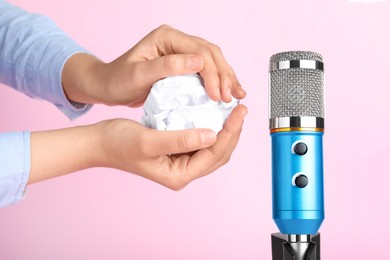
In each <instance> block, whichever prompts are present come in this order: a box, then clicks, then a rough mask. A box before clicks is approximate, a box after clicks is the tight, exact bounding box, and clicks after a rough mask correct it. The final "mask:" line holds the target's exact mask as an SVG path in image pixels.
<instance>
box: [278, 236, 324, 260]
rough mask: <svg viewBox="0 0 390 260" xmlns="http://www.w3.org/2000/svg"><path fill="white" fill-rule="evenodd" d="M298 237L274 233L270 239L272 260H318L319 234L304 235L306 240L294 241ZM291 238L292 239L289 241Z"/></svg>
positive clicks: (319, 256)
mask: <svg viewBox="0 0 390 260" xmlns="http://www.w3.org/2000/svg"><path fill="white" fill-rule="evenodd" d="M297 236H298V237H300V235H290V236H288V235H283V234H280V233H274V234H272V235H271V238H272V260H320V259H321V255H320V234H319V233H318V234H316V235H311V236H309V235H305V237H306V238H307V239H306V240H300V239H296V237H297ZM291 238H293V239H291Z"/></svg>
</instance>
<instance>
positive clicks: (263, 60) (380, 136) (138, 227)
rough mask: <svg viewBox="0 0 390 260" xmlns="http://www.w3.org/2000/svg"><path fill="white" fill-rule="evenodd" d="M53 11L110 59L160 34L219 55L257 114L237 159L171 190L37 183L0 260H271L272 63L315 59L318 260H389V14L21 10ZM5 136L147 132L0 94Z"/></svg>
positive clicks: (299, 4) (128, 179)
mask: <svg viewBox="0 0 390 260" xmlns="http://www.w3.org/2000/svg"><path fill="white" fill-rule="evenodd" d="M11 2H13V3H15V4H17V5H19V6H21V7H23V8H25V9H27V10H29V11H33V12H39V13H44V14H46V15H48V16H50V17H51V18H53V19H54V20H55V21H56V22H57V23H58V25H59V26H60V27H61V28H62V29H63V30H65V31H66V32H68V33H69V34H70V35H71V36H72V37H73V38H74V39H75V40H76V41H78V42H79V43H80V44H82V45H83V46H85V47H86V48H87V49H89V50H91V51H92V52H94V53H95V54H96V55H98V56H99V57H100V58H101V59H103V60H105V61H110V60H112V59H114V58H116V57H117V56H119V55H120V54H122V53H123V52H125V51H126V50H128V49H129V48H130V47H132V46H133V45H134V44H135V43H136V42H138V41H139V40H140V39H141V38H142V37H143V36H144V35H146V34H147V33H148V32H149V31H151V30H152V29H154V28H155V27H157V26H159V25H160V24H163V23H167V24H170V25H172V26H174V27H176V28H178V29H180V30H182V31H184V32H187V33H189V34H193V35H198V36H201V37H203V38H206V39H208V40H209V41H211V42H214V43H216V44H218V45H219V46H220V47H221V48H222V49H223V51H224V54H225V56H226V58H227V59H228V61H229V62H230V64H231V65H232V66H233V68H234V69H235V71H236V73H237V75H238V77H239V79H240V81H241V83H242V85H243V86H244V87H245V88H246V90H247V92H248V96H247V98H246V99H245V100H243V103H244V104H246V105H247V106H248V108H249V114H248V116H247V119H246V122H245V126H244V130H243V133H242V137H241V140H240V143H239V145H238V147H237V149H236V151H235V153H234V154H233V157H232V159H231V161H230V162H229V163H228V164H227V165H225V166H224V167H222V168H221V169H219V170H217V171H216V172H215V173H214V174H212V175H210V176H207V177H205V178H202V179H199V180H197V181H195V182H193V183H191V184H190V185H189V186H188V187H186V188H185V189H184V190H182V191H180V192H173V191H171V190H168V189H166V188H164V187H162V186H159V185H157V184H155V183H152V182H150V181H148V180H146V179H143V178H140V177H137V176H134V175H132V174H127V173H124V172H119V171H116V170H111V169H90V170H86V171H83V172H78V173H74V174H70V175H68V176H64V177H60V178H57V179H53V180H50V181H47V182H42V183H38V184H35V185H32V186H30V187H29V188H28V193H27V199H26V200H24V201H23V202H22V203H19V204H18V205H16V206H13V207H8V208H3V209H0V259H1V260H3V259H4V260H16V259H18V260H21V259H23V260H30V259H34V260H46V259H57V260H59V259H94V260H103V259H116V260H120V259H137V260H138V259H139V260H141V259H186V260H192V259H221V260H222V259H224V260H226V259H232V260H233V259H248V260H249V259H253V260H255V259H271V249H270V233H272V232H276V231H277V229H276V226H275V225H274V223H273V221H272V218H271V190H270V188H271V170H270V137H269V131H268V101H267V99H268V86H267V84H268V83H267V81H268V78H267V77H268V76H267V66H268V59H269V57H270V56H271V55H272V54H274V53H276V52H280V51H286V50H313V51H317V52H319V53H321V54H323V56H324V61H325V69H326V135H325V181H326V182H325V185H326V186H325V187H326V220H325V222H324V224H323V226H322V228H321V233H322V259H325V260H333V259H354V260H359V259H390V250H389V246H390V239H389V233H390V225H389V219H390V203H389V189H390V171H389V161H388V160H389V155H390V148H389V147H390V138H389V136H388V135H389V134H388V130H389V129H390V128H389V127H390V124H389V117H388V115H389V111H390V103H389V95H390V93H389V86H388V85H389V83H388V78H389V76H388V75H389V73H390V70H389V69H390V63H389V58H390V37H389V32H390V16H389V13H390V12H389V11H390V9H389V7H390V6H389V3H388V2H386V1H385V2H378V3H366V4H362V3H354V4H352V3H350V2H348V1H347V0H338V1H312V0H307V1H301V0H297V1H259V0H251V1H249V0H240V1H229V0H211V1H210V0H197V1H191V2H189V1H183V0H166V1H157V0H155V1H148V0H142V1H141V0H133V1H125V0H112V1H96V0H77V1H76V0H56V1H44V0H29V1H23V0H12V1H11ZM0 108H1V109H0V114H1V115H0V118H1V125H0V130H1V131H14V130H24V129H30V130H31V131H37V130H47V129H56V128H63V127H69V126H73V125H82V124H90V123H94V122H97V121H101V120H104V119H107V118H114V117H128V118H132V119H136V120H138V119H139V118H140V116H141V114H142V109H127V108H122V107H114V108H109V107H104V106H95V107H94V108H93V109H92V111H90V113H89V114H87V115H86V116H84V117H82V118H80V119H79V120H76V121H74V122H70V121H69V120H67V118H65V116H63V115H62V114H61V113H60V112H59V111H58V110H56V109H55V108H54V107H53V106H52V105H51V104H48V103H46V102H43V101H37V100H31V99H29V98H28V97H26V96H24V95H22V94H19V93H17V92H15V91H14V90H12V89H10V88H7V87H1V88H0Z"/></svg>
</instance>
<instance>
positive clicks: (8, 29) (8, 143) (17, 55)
mask: <svg viewBox="0 0 390 260" xmlns="http://www.w3.org/2000/svg"><path fill="white" fill-rule="evenodd" d="M81 52H82V53H88V52H87V51H86V50H85V49H84V48H82V47H81V46H80V45H78V44H77V43H75V42H74V41H73V40H72V39H71V38H70V37H69V36H68V35H66V34H65V33H64V32H63V31H61V30H60V29H59V28H58V27H57V26H56V25H55V23H54V22H53V21H52V20H50V19H49V18H47V17H45V16H42V15H39V14H32V13H28V12H26V11H24V10H22V9H20V8H18V7H15V6H13V5H11V4H9V3H7V2H5V1H2V0H0V82H1V83H4V84H6V85H9V86H11V87H12V88H14V89H16V90H18V91H20V92H23V93H25V94H27V95H28V96H30V97H32V98H37V99H44V100H47V101H49V102H51V103H53V104H54V105H55V106H57V107H58V108H59V109H60V110H61V111H62V112H63V113H64V114H65V115H66V116H68V117H69V118H70V119H74V118H76V117H78V116H80V115H82V114H83V113H85V112H87V111H88V110H89V109H90V108H91V105H87V104H80V103H75V102H70V101H69V100H68V99H67V98H66V96H65V93H64V91H63V88H62V82H61V76H62V69H63V66H64V64H65V62H66V61H67V60H68V59H69V58H70V57H71V56H72V55H74V54H75V53H81ZM29 174H30V133H29V132H15V133H0V207H2V206H7V205H12V204H14V203H16V202H18V201H19V200H21V199H22V198H23V197H24V191H25V189H26V185H27V181H28V178H29Z"/></svg>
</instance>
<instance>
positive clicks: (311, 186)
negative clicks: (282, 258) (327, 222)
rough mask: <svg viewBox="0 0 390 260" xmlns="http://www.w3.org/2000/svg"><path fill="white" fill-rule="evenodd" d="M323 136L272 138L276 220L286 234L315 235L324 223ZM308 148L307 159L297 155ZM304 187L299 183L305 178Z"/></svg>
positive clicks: (300, 134)
mask: <svg viewBox="0 0 390 260" xmlns="http://www.w3.org/2000/svg"><path fill="white" fill-rule="evenodd" d="M322 136H323V133H322V132H315V131H283V132H275V133H272V134H271V138H272V192H273V194H272V200H273V219H274V221H275V223H276V225H277V226H278V228H279V230H280V232H281V233H283V234H316V233H317V232H318V230H319V228H320V226H321V223H322V221H323V220H324V188H323V187H324V185H323V146H322ZM297 144H300V145H303V144H304V145H306V147H307V151H306V153H305V154H304V155H300V154H297V153H296V152H294V148H295V146H296V145H297ZM302 176H305V177H306V178H307V179H306V182H307V184H306V186H305V187H302V186H304V185H305V183H303V184H302V183H298V184H297V183H296V182H297V178H305V177H302Z"/></svg>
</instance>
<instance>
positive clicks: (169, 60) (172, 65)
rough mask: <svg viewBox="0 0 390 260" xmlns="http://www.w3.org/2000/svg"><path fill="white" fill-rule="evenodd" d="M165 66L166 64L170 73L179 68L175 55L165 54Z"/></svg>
mask: <svg viewBox="0 0 390 260" xmlns="http://www.w3.org/2000/svg"><path fill="white" fill-rule="evenodd" d="M163 66H164V70H165V71H166V72H167V73H168V74H174V73H175V72H176V70H177V64H176V60H175V58H174V56H165V58H164V65H163Z"/></svg>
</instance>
